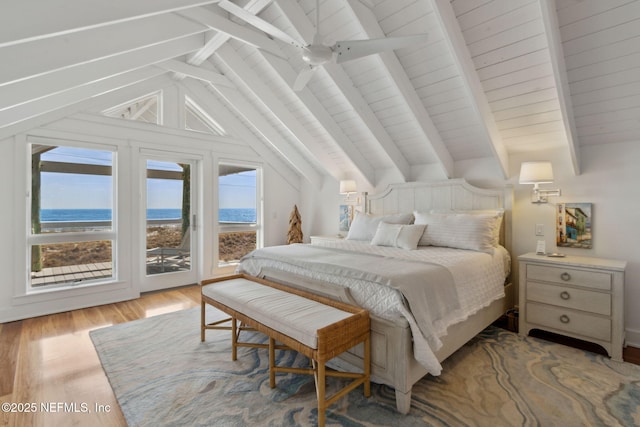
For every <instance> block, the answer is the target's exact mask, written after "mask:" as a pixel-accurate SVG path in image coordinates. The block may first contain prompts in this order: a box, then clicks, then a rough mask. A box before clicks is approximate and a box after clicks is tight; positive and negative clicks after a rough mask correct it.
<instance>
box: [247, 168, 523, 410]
mask: <svg viewBox="0 0 640 427" xmlns="http://www.w3.org/2000/svg"><path fill="white" fill-rule="evenodd" d="M511 197H512V196H511V190H510V188H505V189H481V188H477V187H474V186H472V185H470V184H468V183H467V182H466V181H464V180H447V181H438V182H422V183H417V182H416V183H405V184H394V185H391V186H389V187H388V188H387V189H386V190H385V191H383V192H382V193H380V194H376V195H367V194H365V195H364V203H363V206H364V212H360V213H358V214H357V217H356V218H355V219H354V222H353V224H352V228H351V230H350V231H349V235H348V236H347V239H344V240H340V239H321V240H319V241H318V242H315V243H314V244H312V245H308V244H300V245H287V246H276V247H270V248H263V249H259V250H256V251H254V252H252V253H251V254H249V255H247V256H246V257H245V258H243V259H242V260H241V262H240V264H239V266H238V271H239V272H243V273H247V274H251V275H254V276H257V277H262V278H266V279H269V280H273V281H276V282H280V283H284V284H287V285H290V286H294V287H299V288H303V289H306V290H309V291H312V292H315V293H318V294H321V295H324V296H328V297H330V298H334V299H338V300H341V301H344V302H347V303H351V304H355V305H358V306H361V307H363V308H366V309H368V310H369V311H370V314H371V332H372V336H371V338H372V344H371V345H372V381H374V382H376V383H381V384H387V385H389V386H391V387H393V388H394V389H395V395H396V406H397V410H398V411H399V412H401V413H408V412H409V408H410V404H411V388H412V386H413V384H415V382H417V381H418V380H419V379H420V378H422V377H423V376H425V375H426V374H432V375H439V374H440V370H441V365H440V362H442V361H443V360H444V359H446V358H447V357H448V356H449V355H451V354H452V353H453V352H455V351H456V350H457V349H458V348H460V347H461V346H462V345H464V344H465V343H466V342H467V341H468V340H470V339H471V338H473V337H474V336H475V335H476V334H478V333H479V332H480V331H481V330H483V329H484V328H485V327H487V326H488V325H490V324H491V323H492V322H493V321H495V320H496V319H498V318H499V317H500V316H501V315H503V314H504V313H505V311H506V310H507V309H509V308H511V306H512V301H513V295H512V293H513V290H512V285H511V284H510V281H509V280H508V278H509V273H510V267H511V261H510V256H509V250H510V248H511V239H510V229H511V227H510V219H511V215H510V214H511ZM362 355H363V351H362V348H360V347H354V348H353V349H352V350H350V351H349V352H347V353H344V354H343V355H342V356H341V357H340V358H338V359H335V360H334V361H333V363H334V364H335V365H336V367H339V368H343V369H344V368H349V369H353V368H354V367H357V366H362V365H361V358H362Z"/></svg>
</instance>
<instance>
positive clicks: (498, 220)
mask: <svg viewBox="0 0 640 427" xmlns="http://www.w3.org/2000/svg"><path fill="white" fill-rule="evenodd" d="M429 212H430V213H432V214H467V215H488V216H490V217H492V218H494V219H495V223H494V226H493V227H494V228H493V238H494V241H493V246H494V247H497V246H498V245H500V231H501V229H502V219H503V218H504V209H476V210H470V211H461V210H452V209H431V211H429Z"/></svg>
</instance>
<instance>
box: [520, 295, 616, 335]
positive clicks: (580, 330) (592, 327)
mask: <svg viewBox="0 0 640 427" xmlns="http://www.w3.org/2000/svg"><path fill="white" fill-rule="evenodd" d="M526 316H527V322H529V323H534V324H537V325H540V326H542V327H547V328H552V329H556V330H558V331H564V332H569V333H573V334H577V335H582V336H584V337H587V338H595V339H598V340H602V341H611V319H610V318H605V317H600V316H597V315H595V314H593V315H592V314H588V313H584V312H578V311H574V310H569V309H566V308H561V307H553V306H550V305H544V304H537V303H528V304H527V311H526ZM531 326H533V327H535V325H531Z"/></svg>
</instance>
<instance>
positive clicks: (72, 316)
mask: <svg viewBox="0 0 640 427" xmlns="http://www.w3.org/2000/svg"><path fill="white" fill-rule="evenodd" d="M199 305H200V288H199V286H189V287H183V288H179V289H172V290H168V291H162V292H154V293H148V294H144V295H143V296H141V297H140V298H138V299H136V300H132V301H125V302H121V303H117V304H108V305H103V306H99V307H92V308H86V309H82V310H75V311H70V312H65V313H59V314H52V315H49V316H42V317H36V318H32V319H27V320H22V321H17V322H10V323H4V324H0V361H1V363H2V366H1V367H0V403H2V404H7V403H8V404H10V405H13V408H9V409H10V410H11V409H16V410H18V409H19V410H21V413H12V412H7V411H6V408H5V407H4V406H3V410H2V411H1V412H0V425H2V426H16V427H18V426H20V427H22V426H46V427H49V426H70V425H78V426H126V423H125V420H124V417H123V415H122V412H121V411H120V407H119V406H118V403H117V401H116V398H115V396H114V394H113V391H112V390H111V386H110V385H109V381H108V380H107V377H106V376H105V374H104V371H103V370H102V365H101V364H100V360H99V359H98V355H97V354H96V351H95V349H94V347H93V343H92V342H91V338H90V337H89V331H90V330H92V329H97V328H102V327H106V326H109V325H114V324H117V323H123V322H129V321H131V320H136V319H141V318H145V317H151V316H156V315H158V314H163V313H168V312H171V311H177V310H182V309H186V308H190V307H197V306H199ZM32 404H35V407H34V406H33V405H32ZM65 404H66V407H65V406H64V405H65ZM83 404H84V405H86V406H83ZM96 405H102V406H101V407H100V408H97V407H96ZM107 406H108V410H107ZM29 409H35V411H34V412H25V410H29ZM85 409H86V411H85ZM100 409H101V410H102V412H100ZM47 411H48V412H47ZM54 411H57V412H54Z"/></svg>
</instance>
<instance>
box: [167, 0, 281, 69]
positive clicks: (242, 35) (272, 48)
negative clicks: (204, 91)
mask: <svg viewBox="0 0 640 427" xmlns="http://www.w3.org/2000/svg"><path fill="white" fill-rule="evenodd" d="M218 10H219V11H220V13H225V14H226V12H223V11H222V9H220V8H218ZM179 14H180V15H182V16H184V17H186V18H189V19H191V20H193V21H196V22H198V23H200V24H202V25H206V26H207V27H209V28H211V29H214V30H216V31H220V32H222V33H225V34H227V35H228V36H230V37H233V38H234V39H237V40H240V41H242V42H244V43H247V44H249V45H251V46H254V47H257V48H260V49H264V50H266V51H267V52H271V53H273V54H274V55H282V51H281V50H280V46H278V44H277V43H276V42H274V41H273V40H271V39H270V38H269V37H267V36H265V35H264V33H261V32H258V31H256V30H253V29H252V28H250V27H245V26H243V25H239V24H236V23H235V22H233V21H231V20H229V19H227V18H225V17H224V16H222V15H219V14H218V13H214V12H212V11H211V10H209V9H205V8H195V9H187V10H184V11H182V12H179ZM207 57H208V56H207ZM205 59H206V58H205Z"/></svg>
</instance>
